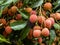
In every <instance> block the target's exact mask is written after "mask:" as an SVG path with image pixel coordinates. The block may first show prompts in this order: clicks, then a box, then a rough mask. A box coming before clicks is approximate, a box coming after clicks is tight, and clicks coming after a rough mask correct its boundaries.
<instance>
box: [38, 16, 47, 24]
mask: <svg viewBox="0 0 60 45" xmlns="http://www.w3.org/2000/svg"><path fill="white" fill-rule="evenodd" d="M45 19H46V18H45V17H44V16H38V22H39V23H40V24H43V22H44V21H45Z"/></svg>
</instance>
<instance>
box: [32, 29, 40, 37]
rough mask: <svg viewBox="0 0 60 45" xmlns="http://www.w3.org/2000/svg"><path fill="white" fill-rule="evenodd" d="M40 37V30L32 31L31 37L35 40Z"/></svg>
mask: <svg viewBox="0 0 60 45" xmlns="http://www.w3.org/2000/svg"><path fill="white" fill-rule="evenodd" d="M40 35H41V31H40V30H34V31H33V36H34V37H35V38H37V37H39V36H40Z"/></svg>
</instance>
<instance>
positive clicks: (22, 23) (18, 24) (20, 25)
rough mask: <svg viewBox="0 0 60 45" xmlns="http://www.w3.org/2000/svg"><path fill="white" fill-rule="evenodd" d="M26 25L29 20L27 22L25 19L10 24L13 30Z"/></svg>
mask: <svg viewBox="0 0 60 45" xmlns="http://www.w3.org/2000/svg"><path fill="white" fill-rule="evenodd" d="M26 25H27V22H25V21H16V22H14V23H11V24H10V26H11V28H12V29H13V30H21V29H23V28H24V27H25V26H26Z"/></svg>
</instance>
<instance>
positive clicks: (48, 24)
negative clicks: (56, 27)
mask: <svg viewBox="0 0 60 45" xmlns="http://www.w3.org/2000/svg"><path fill="white" fill-rule="evenodd" d="M51 26H52V22H51V20H49V19H47V20H45V21H44V27H47V28H49V29H50V28H51Z"/></svg>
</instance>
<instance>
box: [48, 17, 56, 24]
mask: <svg viewBox="0 0 60 45" xmlns="http://www.w3.org/2000/svg"><path fill="white" fill-rule="evenodd" d="M48 19H49V20H51V23H52V25H53V24H54V23H55V21H54V18H52V17H50V18H48Z"/></svg>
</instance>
